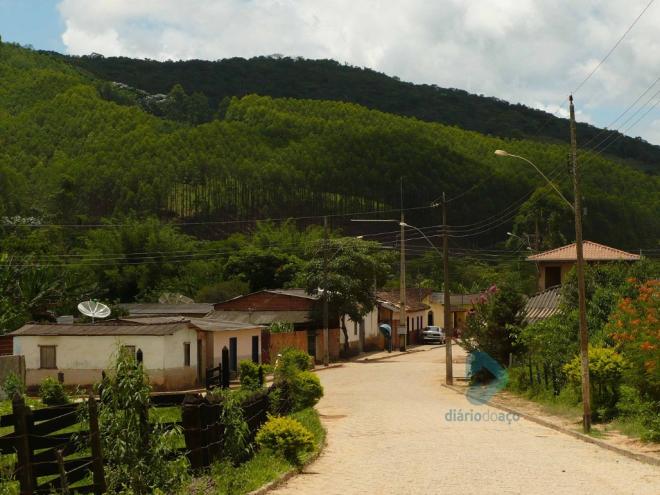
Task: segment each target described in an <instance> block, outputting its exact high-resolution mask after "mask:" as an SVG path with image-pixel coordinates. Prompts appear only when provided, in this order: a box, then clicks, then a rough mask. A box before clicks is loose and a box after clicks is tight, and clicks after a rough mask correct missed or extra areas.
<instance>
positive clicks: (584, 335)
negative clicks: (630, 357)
mask: <svg viewBox="0 0 660 495" xmlns="http://www.w3.org/2000/svg"><path fill="white" fill-rule="evenodd" d="M570 101H571V107H570V108H571V154H572V158H573V192H574V196H575V205H573V203H571V202H570V201H569V200H567V199H566V197H565V196H564V195H563V194H562V193H561V191H560V190H559V189H558V188H557V186H555V185H554V184H553V183H552V181H550V179H548V178H547V177H546V175H545V174H544V173H543V172H541V170H540V169H539V168H538V167H537V166H536V165H535V164H534V163H532V162H531V161H530V160H528V159H527V158H525V157H522V156H518V155H513V154H511V153H508V152H507V151H504V150H495V155H497V156H502V157H510V158H518V159H519V160H523V161H525V162H527V163H528V164H530V165H531V166H532V167H534V169H536V171H537V172H538V173H539V174H541V175H542V176H543V178H544V179H545V180H546V182H547V183H548V184H550V185H551V186H552V187H553V189H554V190H555V191H556V192H557V194H559V196H561V198H562V199H563V200H564V201H565V202H566V203H567V204H568V205H569V206H570V207H571V210H573V213H574V215H575V254H576V271H577V279H578V280H577V281H578V306H579V314H580V361H581V363H582V370H581V371H582V405H583V416H582V425H583V429H584V431H585V433H589V431H590V430H591V388H590V385H589V333H588V329H587V302H586V295H585V288H584V253H583V249H582V248H583V246H582V217H581V207H580V181H579V177H578V173H577V160H576V155H575V128H574V120H575V115H574V113H573V112H574V111H573V97H571V98H570Z"/></svg>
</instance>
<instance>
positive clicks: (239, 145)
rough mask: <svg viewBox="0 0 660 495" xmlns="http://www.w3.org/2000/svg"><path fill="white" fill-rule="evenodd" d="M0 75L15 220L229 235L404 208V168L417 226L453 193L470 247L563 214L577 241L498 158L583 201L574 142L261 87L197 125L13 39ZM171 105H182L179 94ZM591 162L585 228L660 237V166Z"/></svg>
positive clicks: (1, 212) (1, 145) (4, 157)
mask: <svg viewBox="0 0 660 495" xmlns="http://www.w3.org/2000/svg"><path fill="white" fill-rule="evenodd" d="M0 75H1V77H0V190H1V191H2V194H0V219H2V222H3V223H4V224H5V226H6V225H7V223H11V222H13V221H14V220H12V218H14V217H15V216H19V217H20V218H19V219H18V220H17V221H19V222H22V221H27V220H25V219H26V218H28V220H29V218H33V219H34V221H35V222H37V223H52V224H96V223H99V222H107V221H110V222H112V220H109V219H122V218H126V217H138V218H145V217H158V218H159V219H160V220H161V221H171V222H173V223H180V222H187V223H192V222H202V223H204V222H206V223H205V225H207V226H208V225H213V226H214V229H215V230H214V231H213V232H210V233H209V232H207V231H203V230H201V228H200V229H199V230H194V232H191V233H194V234H198V235H199V236H205V235H216V236H222V235H226V234H227V231H228V230H229V229H230V228H231V225H232V224H225V223H224V222H229V221H234V220H239V221H244V220H252V219H259V218H280V217H300V216H311V215H325V214H335V215H343V214H346V213H347V212H364V211H372V210H378V211H381V210H391V209H396V208H397V207H398V205H399V204H400V196H399V185H400V179H401V178H403V179H404V181H403V182H404V193H405V198H404V202H405V206H406V207H421V209H419V210H412V211H410V212H409V213H408V214H407V215H408V216H407V217H406V218H407V220H409V221H410V222H411V223H412V224H414V225H418V226H424V225H433V224H436V225H437V224H438V223H439V212H438V211H437V209H429V208H428V206H429V204H430V203H431V202H432V201H433V200H434V199H436V198H437V197H438V196H440V195H441V194H442V192H446V193H447V195H448V197H449V198H458V199H456V200H455V201H453V202H452V203H451V208H450V217H449V218H450V223H451V224H452V225H457V226H464V227H462V228H461V229H460V230H459V231H457V232H456V235H457V237H456V241H455V242H456V244H458V243H464V244H465V245H466V244H469V245H472V246H478V245H482V246H490V245H492V244H494V243H497V242H501V241H503V240H505V239H506V232H507V230H511V229H512V228H514V227H516V228H519V229H520V230H517V231H518V232H530V229H532V228H533V226H534V225H540V227H541V228H542V229H548V228H550V227H552V226H553V225H560V227H557V228H558V229H559V230H562V229H563V230H564V234H565V236H566V237H567V238H568V239H569V240H570V239H571V238H572V234H571V225H572V223H571V221H570V215H569V217H568V219H566V220H565V221H564V220H561V219H562V215H566V213H567V212H566V211H563V210H562V206H561V204H559V206H557V205H552V204H547V202H546V200H547V199H548V198H553V197H554V196H553V195H552V194H546V195H540V196H539V195H535V196H531V193H532V192H534V190H535V189H537V188H539V187H541V186H543V181H542V179H541V178H539V176H538V175H537V173H536V172H535V171H534V170H533V169H532V168H531V167H528V166H526V165H525V164H524V163H522V162H519V161H512V160H508V159H502V158H497V157H496V156H494V154H493V151H494V150H495V149H498V148H504V149H508V150H509V151H511V152H513V153H518V154H521V155H524V156H528V157H529V158H530V159H532V160H533V161H534V162H536V163H537V164H538V165H539V167H541V168H542V169H543V170H544V171H545V172H546V173H547V174H548V175H550V176H551V177H553V178H554V179H555V180H556V182H557V184H558V186H559V187H561V188H562V190H563V191H564V194H565V195H567V196H569V197H570V196H571V186H570V184H571V183H570V178H569V175H568V173H567V171H566V166H565V159H566V153H567V147H566V146H565V145H559V144H542V143H538V142H535V141H525V140H513V139H508V140H505V139H501V138H496V137H492V136H486V135H483V134H479V133H477V132H473V131H465V130H462V129H460V128H458V127H452V126H446V125H442V124H438V123H426V122H422V121H420V120H417V119H412V118H406V117H401V116H396V115H392V114H387V113H383V112H380V111H375V110H368V109H366V108H364V107H361V106H358V105H355V104H350V103H343V102H336V101H313V100H299V99H284V98H280V99H273V98H270V97H265V96H256V95H250V96H245V97H243V98H233V99H232V100H231V101H229V102H228V103H227V106H226V109H225V112H223V114H222V117H221V118H220V117H218V116H216V117H215V118H213V119H212V120H211V121H210V122H207V123H203V124H199V125H191V124H189V123H183V122H177V121H173V120H170V119H164V118H158V117H156V116H154V115H151V114H149V113H147V112H145V111H143V110H142V109H141V108H140V107H139V106H137V105H134V104H130V101H129V102H128V103H127V104H121V105H120V104H117V103H116V102H115V101H114V100H112V98H114V96H113V95H112V94H110V95H106V94H105V93H104V90H103V88H104V87H105V86H104V83H103V82H102V81H98V80H94V79H91V78H89V77H88V76H86V75H84V74H81V73H80V71H79V70H78V69H75V68H74V67H72V66H71V65H68V64H66V63H64V62H63V61H62V60H61V59H60V58H57V57H52V56H47V55H43V54H39V53H36V52H33V51H30V50H26V49H23V48H20V47H18V46H15V45H11V44H2V45H0ZM107 98H111V100H108V99H107ZM182 101H184V102H185V100H182ZM170 103H171V105H173V108H174V110H176V105H177V104H178V101H177V100H173V101H171V102H170ZM582 164H583V167H582V170H583V191H584V196H585V204H586V207H587V209H588V215H587V216H586V218H585V237H586V238H588V239H590V240H593V241H598V242H603V243H607V244H612V245H615V246H617V247H621V248H635V247H649V246H655V245H656V243H657V239H658V238H660V178H658V177H655V176H649V175H647V174H644V173H643V172H640V171H637V170H634V169H632V168H630V167H627V166H622V165H621V164H619V163H617V162H616V161H612V160H609V159H606V158H603V157H602V156H590V155H586V156H584V157H583V160H582ZM530 196H531V198H530ZM544 198H545V199H544ZM526 200H527V202H526ZM530 201H531V202H532V203H530ZM533 201H541V203H539V204H540V205H541V206H542V207H541V206H539V207H537V206H536V203H533ZM387 215H390V216H391V215H392V212H391V211H390V212H389V213H387ZM534 215H536V217H534ZM539 215H540V218H539ZM336 218H340V217H336ZM341 218H347V217H341ZM381 218H382V217H381ZM29 221H32V220H29ZM317 222H318V219H317ZM553 222H554V223H553ZM347 223H348V225H349V226H350V225H351V224H350V222H347ZM236 225H238V226H245V225H248V226H249V225H250V224H249V223H248V224H241V223H237V224H236ZM352 226H353V228H356V226H355V224H353V225H352ZM380 227H381V228H382V225H381V226H380ZM241 228H243V227H241ZM385 230H391V229H385ZM8 231H11V229H9V230H8ZM1 234H2V225H0V235H1ZM135 251H140V249H135Z"/></svg>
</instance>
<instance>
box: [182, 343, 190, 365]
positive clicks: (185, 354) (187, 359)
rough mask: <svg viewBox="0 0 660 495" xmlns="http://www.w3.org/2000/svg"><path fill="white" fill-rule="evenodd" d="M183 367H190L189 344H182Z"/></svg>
mask: <svg viewBox="0 0 660 495" xmlns="http://www.w3.org/2000/svg"><path fill="white" fill-rule="evenodd" d="M183 365H184V366H190V342H184V343H183Z"/></svg>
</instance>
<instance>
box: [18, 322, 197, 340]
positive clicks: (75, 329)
mask: <svg viewBox="0 0 660 495" xmlns="http://www.w3.org/2000/svg"><path fill="white" fill-rule="evenodd" d="M187 328H190V325H189V324H188V323H187V322H177V323H165V324H160V325H135V324H133V325H130V324H129V325H117V324H112V323H110V322H107V323H106V322H104V323H103V324H98V323H97V324H95V325H58V324H55V323H50V324H44V323H28V324H27V325H23V326H22V327H21V328H19V329H18V330H16V331H14V332H12V333H11V334H10V335H13V336H14V337H20V336H37V335H39V336H46V335H52V336H59V335H75V336H80V337H83V336H84V337H96V336H101V335H172V334H174V333H175V332H177V331H179V330H184V329H187Z"/></svg>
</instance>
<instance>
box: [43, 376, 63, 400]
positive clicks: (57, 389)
mask: <svg viewBox="0 0 660 495" xmlns="http://www.w3.org/2000/svg"><path fill="white" fill-rule="evenodd" d="M39 397H41V402H43V403H44V404H46V405H47V406H60V405H62V404H68V403H69V402H70V401H69V396H68V395H67V393H66V391H65V390H64V387H63V386H62V384H61V383H60V382H58V381H57V380H55V379H54V378H52V377H50V376H48V377H46V378H44V381H43V382H41V385H40V386H39Z"/></svg>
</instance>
